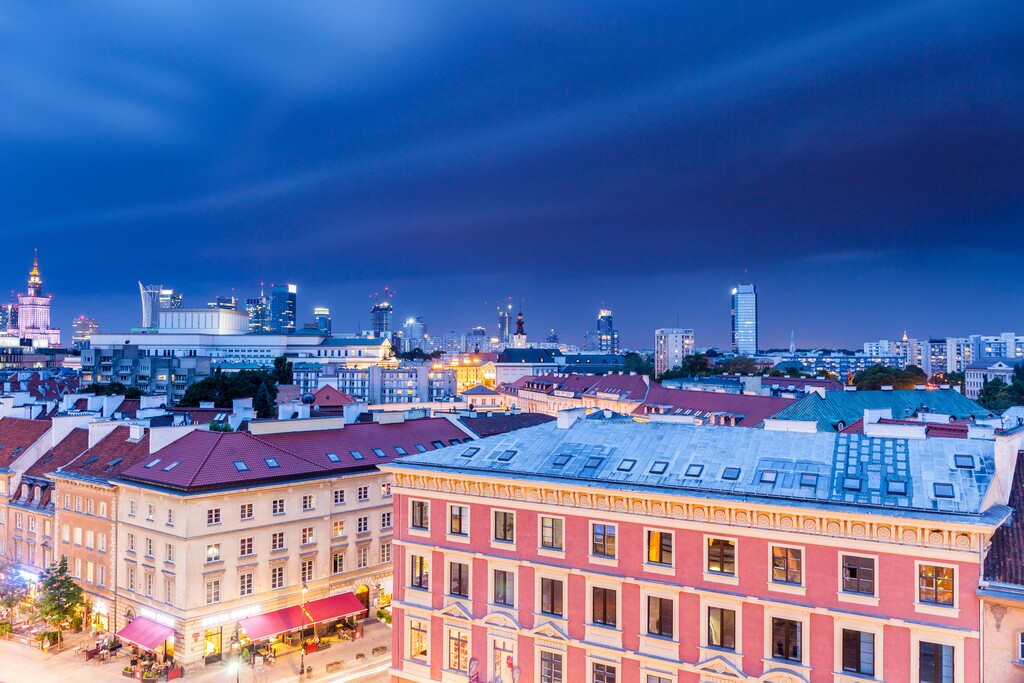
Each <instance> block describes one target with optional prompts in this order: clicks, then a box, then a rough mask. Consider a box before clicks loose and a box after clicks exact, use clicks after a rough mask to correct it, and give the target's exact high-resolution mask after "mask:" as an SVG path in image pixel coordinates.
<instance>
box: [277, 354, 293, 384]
mask: <svg viewBox="0 0 1024 683" xmlns="http://www.w3.org/2000/svg"><path fill="white" fill-rule="evenodd" d="M274 380H275V381H276V382H277V383H278V384H292V383H294V381H295V380H294V377H293V376H292V363H291V361H290V360H288V359H287V358H285V357H284V356H278V357H277V358H275V359H274Z"/></svg>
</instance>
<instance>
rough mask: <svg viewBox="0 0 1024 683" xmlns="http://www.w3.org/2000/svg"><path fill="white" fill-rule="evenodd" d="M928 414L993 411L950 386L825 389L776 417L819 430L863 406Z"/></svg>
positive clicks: (848, 419)
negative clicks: (890, 389)
mask: <svg viewBox="0 0 1024 683" xmlns="http://www.w3.org/2000/svg"><path fill="white" fill-rule="evenodd" d="M922 407H924V408H926V409H927V411H928V412H931V413H941V414H943V415H952V416H953V417H954V418H956V419H957V420H965V419H968V418H970V417H988V416H989V415H991V414H992V411H990V410H988V409H987V408H984V407H982V406H980V405H978V404H977V403H975V402H974V401H972V400H971V399H969V398H967V397H966V396H964V395H963V394H961V393H960V392H958V391H954V390H952V389H904V390H894V391H826V392H825V397H824V398H822V397H821V396H819V395H818V394H817V393H814V394H808V395H807V396H805V397H804V398H802V399H800V400H799V401H797V402H796V403H794V404H793V405H791V406H788V407H786V408H783V409H782V410H780V411H779V412H778V413H777V414H776V415H774V416H773V417H774V418H775V419H777V420H801V421H809V422H817V423H818V430H819V431H824V432H832V431H836V425H838V424H839V423H840V422H842V423H844V425H851V424H853V423H854V422H856V421H857V420H859V419H860V418H862V417H864V411H865V409H877V408H892V416H893V418H896V419H901V418H904V417H908V416H910V415H915V414H917V412H918V411H919V410H920V409H921V408H922Z"/></svg>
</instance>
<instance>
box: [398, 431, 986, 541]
mask: <svg viewBox="0 0 1024 683" xmlns="http://www.w3.org/2000/svg"><path fill="white" fill-rule="evenodd" d="M509 451H514V452H515V453H514V455H512V456H511V457H510V456H509V454H508V452H509ZM993 453H994V444H993V442H992V441H982V440H964V439H938V438H929V439H921V440H908V439H892V438H884V439H883V438H873V437H867V436H864V435H862V434H834V433H831V434H830V433H824V432H818V433H813V434H804V433H794V432H772V431H765V430H760V429H735V428H729V427H707V426H704V427H697V426H692V425H685V424H678V423H677V424H672V423H659V422H650V423H640V422H634V421H633V420H631V419H629V418H615V419H607V420H594V419H585V420H581V421H579V422H577V423H576V424H575V425H573V426H572V427H571V428H569V429H559V428H558V427H557V425H556V423H554V422H552V423H548V424H544V425H540V426H537V427H533V428H531V429H525V430H521V431H517V432H510V433H508V434H502V435H498V436H493V437H489V438H486V439H481V440H480V441H476V442H473V443H471V444H463V445H458V446H453V447H450V448H444V449H440V450H437V451H433V452H430V453H424V454H419V455H413V456H410V457H405V458H401V459H400V460H398V461H397V469H404V468H414V469H421V468H430V469H432V468H445V469H454V470H460V471H463V472H466V473H472V474H474V475H477V476H499V477H502V478H525V479H533V480H548V481H551V482H556V483H568V482H571V483H573V484H576V485H579V484H583V485H587V484H588V483H589V484H591V485H595V486H597V485H601V484H604V485H608V486H611V487H615V488H624V489H629V490H634V491H642V490H645V489H657V490H659V491H661V492H666V491H667V492H674V493H677V494H679V495H688V496H697V497H711V498H723V497H726V498H727V497H732V496H737V495H739V496H750V497H758V498H765V499H777V500H785V501H788V502H789V503H790V504H793V505H799V506H814V507H821V506H825V507H839V508H854V507H855V508H874V511H875V512H876V513H878V514H901V513H908V514H909V513H933V514H936V515H940V516H943V515H949V516H951V517H952V516H962V515H965V514H966V515H980V514H981V512H982V509H981V506H982V501H983V500H984V497H985V494H986V492H987V491H988V487H989V485H990V483H991V481H992V476H993V469H994V455H993ZM958 454H959V455H969V456H971V462H972V463H973V464H974V468H973V469H966V468H961V467H957V466H956V459H955V456H956V455H958ZM630 461H635V462H632V463H631V462H630ZM729 468H739V473H738V475H737V473H736V472H735V471H732V472H729V473H727V472H726V470H727V469H729ZM766 471H770V472H774V473H775V481H774V483H772V482H769V481H767V479H769V478H770V477H771V475H763V474H762V473H763V472H766ZM726 474H731V475H734V476H735V478H730V477H728V476H725V477H724V476H723V475H726ZM688 475H690V476H688ZM848 479H849V481H848ZM890 482H897V483H895V484H891V483H890ZM899 482H903V483H904V485H903V488H901V487H900V486H899ZM854 484H857V486H856V488H854V486H853V485H854ZM935 484H952V497H948V498H947V497H940V496H936V489H935ZM904 489H905V490H904ZM765 502H770V501H769V500H766V501H765ZM776 502H777V501H776ZM992 514H993V515H998V514H1000V512H999V511H997V510H993V511H992ZM989 516H991V515H986V517H989ZM961 521H964V522H969V521H971V520H969V519H963V520H961Z"/></svg>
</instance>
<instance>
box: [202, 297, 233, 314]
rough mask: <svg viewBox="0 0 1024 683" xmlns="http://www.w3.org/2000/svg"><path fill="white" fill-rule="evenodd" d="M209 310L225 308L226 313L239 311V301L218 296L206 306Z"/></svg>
mask: <svg viewBox="0 0 1024 683" xmlns="http://www.w3.org/2000/svg"><path fill="white" fill-rule="evenodd" d="M206 306H207V308H223V309H224V310H226V311H235V310H238V299H237V298H236V297H233V296H217V297H214V299H213V301H211V302H209V303H208V304H206Z"/></svg>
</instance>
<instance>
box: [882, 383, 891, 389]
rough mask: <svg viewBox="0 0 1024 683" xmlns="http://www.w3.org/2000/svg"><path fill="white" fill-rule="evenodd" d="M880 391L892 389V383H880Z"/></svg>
mask: <svg viewBox="0 0 1024 683" xmlns="http://www.w3.org/2000/svg"><path fill="white" fill-rule="evenodd" d="M882 391H892V385H891V384H883V385H882Z"/></svg>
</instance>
